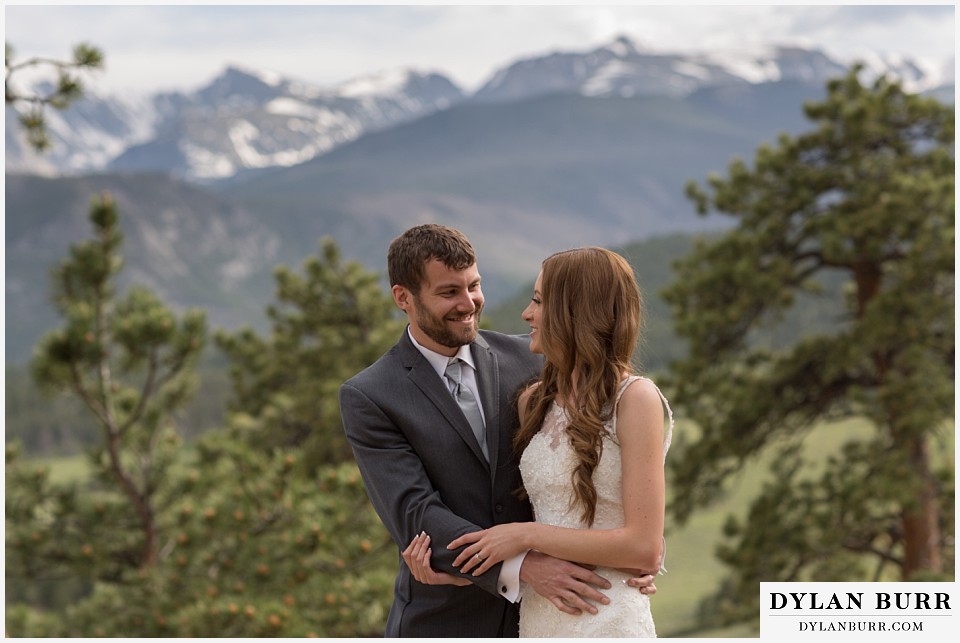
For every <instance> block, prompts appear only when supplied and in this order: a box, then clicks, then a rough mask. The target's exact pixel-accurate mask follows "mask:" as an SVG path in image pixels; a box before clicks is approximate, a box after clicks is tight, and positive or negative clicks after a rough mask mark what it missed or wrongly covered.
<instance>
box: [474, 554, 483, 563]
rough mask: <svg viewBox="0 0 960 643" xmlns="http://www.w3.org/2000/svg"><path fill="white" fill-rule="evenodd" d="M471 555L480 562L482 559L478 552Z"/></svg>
mask: <svg viewBox="0 0 960 643" xmlns="http://www.w3.org/2000/svg"><path fill="white" fill-rule="evenodd" d="M473 557H474V558H476V559H477V560H479V561H480V562H481V563H482V562H483V559H482V558H481V557H480V554H474V555H473Z"/></svg>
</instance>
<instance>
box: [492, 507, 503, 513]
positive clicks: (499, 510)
mask: <svg viewBox="0 0 960 643" xmlns="http://www.w3.org/2000/svg"><path fill="white" fill-rule="evenodd" d="M493 510H494V511H496V512H497V513H498V514H502V513H503V505H497V506H496V507H494V508H493Z"/></svg>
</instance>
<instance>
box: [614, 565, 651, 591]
mask: <svg viewBox="0 0 960 643" xmlns="http://www.w3.org/2000/svg"><path fill="white" fill-rule="evenodd" d="M620 571H621V572H626V573H628V574H630V576H631V578H628V579H627V580H625V581H623V582H624V583H626V584H627V585H629V586H630V587H636V588H637V589H638V590H640V593H641V594H644V595H646V596H653V595H654V594H656V593H657V586H656V585H655V584H654V582H653V581H654V578H655V577H656V572H647V571H643V570H642V569H626V568H620Z"/></svg>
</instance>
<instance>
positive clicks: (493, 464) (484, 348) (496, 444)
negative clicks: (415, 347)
mask: <svg viewBox="0 0 960 643" xmlns="http://www.w3.org/2000/svg"><path fill="white" fill-rule="evenodd" d="M471 352H472V353H473V360H474V363H475V364H476V365H477V387H478V388H479V389H480V404H482V405H483V417H484V421H485V423H486V431H487V453H489V454H490V471H491V472H495V471H496V470H497V456H498V454H499V452H500V437H501V432H500V370H499V368H497V356H496V355H495V354H494V353H493V351H491V350H490V346H489V344H487V341H486V340H485V339H484V338H483V337H482V336H480V335H477V339H476V340H475V341H474V342H473V344H472V346H471ZM481 456H482V454H481Z"/></svg>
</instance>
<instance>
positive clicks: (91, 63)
mask: <svg viewBox="0 0 960 643" xmlns="http://www.w3.org/2000/svg"><path fill="white" fill-rule="evenodd" d="M4 66H5V68H6V76H5V79H4V102H5V104H6V105H8V106H11V107H13V108H14V109H16V110H18V120H19V122H20V125H21V126H22V127H23V128H24V130H25V132H26V134H27V142H28V143H29V144H30V146H31V147H33V148H34V149H35V150H37V151H43V150H46V149H48V148H49V147H50V145H51V142H50V133H49V130H48V129H47V119H46V108H47V107H53V108H54V109H60V110H63V109H66V108H67V107H69V106H70V104H71V103H73V102H74V101H75V100H77V99H78V98H80V97H81V96H82V95H83V82H82V81H81V80H80V77H79V75H78V74H77V72H80V71H87V70H91V69H100V68H101V67H103V53H102V52H101V51H100V50H99V49H98V48H96V47H94V46H92V45H88V44H80V45H77V46H75V47H74V48H73V57H72V59H71V60H69V61H65V60H55V59H52V58H39V57H35V58H29V59H27V60H24V61H22V62H17V61H16V60H15V59H14V51H13V47H11V46H10V43H5V54H4ZM37 67H47V68H53V69H54V70H56V75H57V82H56V85H55V86H54V87H53V89H51V90H50V91H48V92H46V93H45V94H37V93H30V92H22V91H21V90H18V89H17V88H16V87H15V86H14V84H13V76H14V75H15V74H16V73H18V72H21V71H23V70H24V69H28V68H37ZM23 106H26V111H23V112H21V111H19V110H20V109H21V107H23Z"/></svg>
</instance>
